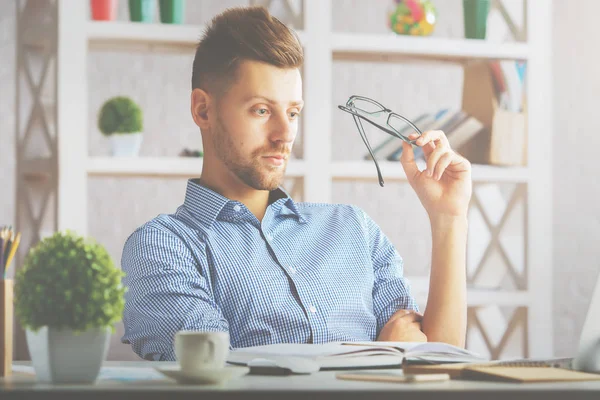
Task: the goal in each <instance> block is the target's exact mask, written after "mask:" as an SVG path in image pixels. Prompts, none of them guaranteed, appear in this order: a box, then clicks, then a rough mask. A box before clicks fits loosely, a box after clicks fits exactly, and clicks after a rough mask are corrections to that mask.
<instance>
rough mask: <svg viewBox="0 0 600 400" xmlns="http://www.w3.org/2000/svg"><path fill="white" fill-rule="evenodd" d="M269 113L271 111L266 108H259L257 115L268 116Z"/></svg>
mask: <svg viewBox="0 0 600 400" xmlns="http://www.w3.org/2000/svg"><path fill="white" fill-rule="evenodd" d="M268 111H269V110H267V109H266V108H259V109H257V110H256V113H257V114H258V115H266V114H267V112H268Z"/></svg>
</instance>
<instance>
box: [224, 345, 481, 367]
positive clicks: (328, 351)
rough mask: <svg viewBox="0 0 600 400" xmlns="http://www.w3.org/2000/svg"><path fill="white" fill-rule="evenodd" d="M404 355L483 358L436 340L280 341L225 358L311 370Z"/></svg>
mask: <svg viewBox="0 0 600 400" xmlns="http://www.w3.org/2000/svg"><path fill="white" fill-rule="evenodd" d="M405 359H418V360H421V361H425V362H435V363H458V362H471V363H473V362H483V361H486V360H485V359H484V358H483V357H481V356H479V355H478V354H476V353H473V352H471V351H469V350H465V349H463V348H460V347H456V346H452V345H449V344H446V343H439V342H426V343H413V342H330V343H323V344H296V343H279V344H271V345H265V346H255V347H246V348H241V349H237V350H234V351H231V352H230V354H229V356H228V359H227V361H228V362H229V363H230V364H238V365H247V366H250V367H252V366H265V365H269V364H268V363H269V362H270V363H271V365H272V366H274V367H280V368H287V369H290V370H291V371H292V372H300V370H303V369H304V368H305V367H306V365H307V363H308V365H312V366H314V369H313V372H314V371H316V370H326V369H351V368H366V367H384V366H390V367H391V366H397V367H400V366H401V365H402V362H403V360H405ZM296 366H297V368H296ZM295 369H296V371H295Z"/></svg>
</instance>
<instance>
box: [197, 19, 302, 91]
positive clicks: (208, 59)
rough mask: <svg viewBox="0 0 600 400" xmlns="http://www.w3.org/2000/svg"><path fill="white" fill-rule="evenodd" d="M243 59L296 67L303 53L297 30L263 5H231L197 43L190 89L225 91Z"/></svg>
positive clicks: (277, 65) (213, 21)
mask: <svg viewBox="0 0 600 400" xmlns="http://www.w3.org/2000/svg"><path fill="white" fill-rule="evenodd" d="M244 60H254V61H262V62H265V63H268V64H270V65H273V66H276V67H279V68H299V67H300V66H301V65H302V63H303V61H304V56H303V49H302V45H301V44H300V40H299V39H298V36H297V35H296V33H295V32H294V31H293V30H292V29H290V28H288V27H287V26H286V25H285V24H283V23H282V22H281V21H279V20H278V19H277V18H275V17H273V16H272V15H270V14H269V12H268V11H267V9H265V8H264V7H237V8H230V9H228V10H226V11H224V12H223V13H221V14H219V15H217V16H216V17H214V18H213V19H212V21H211V23H210V25H209V26H208V27H207V29H206V31H205V33H204V37H203V38H202V40H201V41H200V43H198V46H197V48H196V55H195V57H194V64H193V70H192V90H193V89H195V88H201V89H203V90H206V91H217V92H219V93H222V92H224V91H225V90H226V88H227V86H228V85H229V84H230V83H232V81H234V79H235V74H236V71H237V67H238V66H239V64H240V63H241V62H242V61H244ZM219 93H217V95H218V94H219Z"/></svg>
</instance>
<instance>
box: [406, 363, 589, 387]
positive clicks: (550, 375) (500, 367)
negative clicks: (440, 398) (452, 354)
mask: <svg viewBox="0 0 600 400" xmlns="http://www.w3.org/2000/svg"><path fill="white" fill-rule="evenodd" d="M535 365H537V366H535ZM402 369H403V372H404V373H405V374H441V373H444V374H448V375H450V378H452V379H470V380H489V381H502V382H566V381H589V380H600V375H598V374H591V373H585V372H579V371H573V370H569V369H565V368H557V367H553V366H551V365H549V364H546V363H544V362H542V361H540V362H539V363H537V364H534V363H532V362H531V361H529V362H528V363H527V366H524V365H520V364H519V363H514V362H507V361H493V362H490V363H486V364H481V363H480V364H477V363H474V364H473V363H464V364H446V365H416V364H413V365H411V364H404V365H403V366H402Z"/></svg>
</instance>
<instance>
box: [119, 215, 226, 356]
mask: <svg viewBox="0 0 600 400" xmlns="http://www.w3.org/2000/svg"><path fill="white" fill-rule="evenodd" d="M199 251H200V253H201V252H202V251H204V249H199ZM195 253H196V254H195V255H193V254H192V252H191V251H190V249H189V248H187V247H186V245H185V244H184V243H183V241H182V240H181V239H180V238H179V237H178V236H177V235H175V234H174V233H172V232H170V231H168V230H166V229H164V230H163V229H157V228H152V227H147V226H143V227H140V228H138V229H137V230H136V231H135V232H134V233H132V234H131V235H130V236H129V238H128V239H127V241H126V242H125V245H124V248H123V255H122V258H121V267H122V269H123V271H124V272H125V274H126V275H125V277H124V278H123V283H124V285H125V286H126V287H127V292H126V294H125V310H124V315H123V323H124V326H125V334H124V335H123V337H122V338H121V341H122V342H123V343H128V344H131V347H132V349H133V351H134V352H135V353H136V354H137V355H139V356H140V357H142V358H143V359H146V360H157V361H165V360H167V361H174V360H175V359H176V358H175V351H174V345H173V339H174V336H175V333H176V332H178V331H180V330H201V331H228V330H229V327H228V323H227V321H226V320H225V318H224V317H223V315H222V313H221V310H220V309H219V307H218V305H217V304H216V303H215V301H214V298H213V295H212V292H211V289H210V284H209V280H208V279H209V278H208V277H206V276H202V273H201V271H202V270H203V269H202V268H201V266H200V263H202V262H206V261H205V260H206V257H204V258H202V257H198V256H197V252H195ZM205 270H207V269H205Z"/></svg>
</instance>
